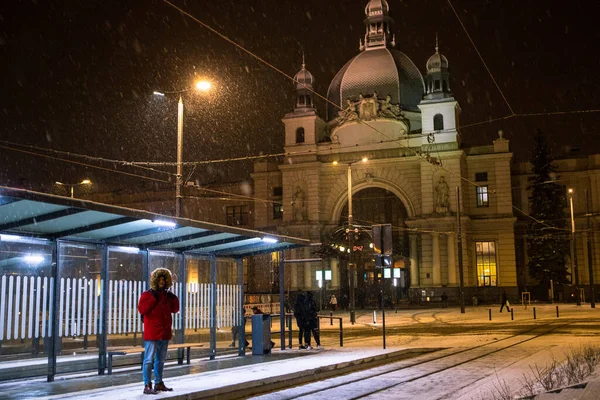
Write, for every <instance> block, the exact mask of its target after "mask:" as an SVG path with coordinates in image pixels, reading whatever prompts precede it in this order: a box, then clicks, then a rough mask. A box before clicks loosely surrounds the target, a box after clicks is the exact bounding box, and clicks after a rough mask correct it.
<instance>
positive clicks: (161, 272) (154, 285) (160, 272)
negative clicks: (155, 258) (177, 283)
mask: <svg viewBox="0 0 600 400" xmlns="http://www.w3.org/2000/svg"><path fill="white" fill-rule="evenodd" d="M161 276H163V277H164V278H165V289H168V288H170V287H171V286H173V278H172V277H171V271H169V270H168V269H166V268H156V269H155V270H154V271H152V273H151V274H150V288H151V289H152V290H158V279H159V278H160V277H161Z"/></svg>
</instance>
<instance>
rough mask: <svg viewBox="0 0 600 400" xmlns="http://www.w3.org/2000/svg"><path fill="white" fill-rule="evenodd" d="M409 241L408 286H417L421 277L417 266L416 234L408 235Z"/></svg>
mask: <svg viewBox="0 0 600 400" xmlns="http://www.w3.org/2000/svg"><path fill="white" fill-rule="evenodd" d="M408 240H409V242H410V287H419V285H420V282H421V277H420V276H419V268H418V266H417V251H418V250H417V235H408Z"/></svg>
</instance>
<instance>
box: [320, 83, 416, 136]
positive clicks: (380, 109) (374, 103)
mask: <svg viewBox="0 0 600 400" xmlns="http://www.w3.org/2000/svg"><path fill="white" fill-rule="evenodd" d="M391 99H392V97H391V96H389V95H388V96H386V98H385V99H384V100H380V99H379V97H378V95H377V92H375V93H373V95H372V96H367V97H365V96H363V95H362V94H361V95H360V96H359V98H358V101H353V100H350V99H346V108H344V109H343V110H340V111H338V116H337V118H335V119H334V120H333V121H331V122H329V124H328V125H327V129H328V131H331V130H332V129H333V128H336V127H338V126H341V125H343V124H345V123H347V122H352V121H357V120H359V119H360V120H361V121H372V120H376V119H392V120H395V121H401V122H403V123H404V125H406V132H410V121H409V120H408V118H406V116H405V115H404V112H403V111H402V110H401V109H400V105H399V104H392V103H391Z"/></svg>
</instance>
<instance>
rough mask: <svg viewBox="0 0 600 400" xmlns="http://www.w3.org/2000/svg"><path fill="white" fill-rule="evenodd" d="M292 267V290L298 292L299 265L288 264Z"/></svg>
mask: <svg viewBox="0 0 600 400" xmlns="http://www.w3.org/2000/svg"><path fill="white" fill-rule="evenodd" d="M288 265H289V266H290V289H291V290H298V264H296V263H292V264H288Z"/></svg>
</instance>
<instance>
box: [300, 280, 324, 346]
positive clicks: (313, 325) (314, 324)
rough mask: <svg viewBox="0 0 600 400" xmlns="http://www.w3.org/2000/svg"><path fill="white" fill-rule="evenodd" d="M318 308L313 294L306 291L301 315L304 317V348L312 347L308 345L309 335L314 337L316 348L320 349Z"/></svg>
mask: <svg viewBox="0 0 600 400" xmlns="http://www.w3.org/2000/svg"><path fill="white" fill-rule="evenodd" d="M318 313H319V308H318V307H317V303H315V299H314V298H313V294H312V293H311V292H307V293H306V298H305V300H304V307H303V310H302V315H303V318H304V324H305V325H304V342H305V343H306V348H307V349H309V350H311V349H312V347H311V345H310V335H311V333H312V335H313V336H314V337H315V342H316V343H317V349H321V339H320V337H319V317H318V315H319V314H318Z"/></svg>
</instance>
